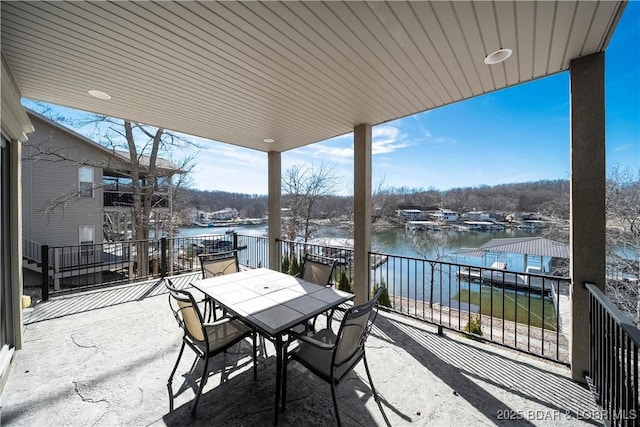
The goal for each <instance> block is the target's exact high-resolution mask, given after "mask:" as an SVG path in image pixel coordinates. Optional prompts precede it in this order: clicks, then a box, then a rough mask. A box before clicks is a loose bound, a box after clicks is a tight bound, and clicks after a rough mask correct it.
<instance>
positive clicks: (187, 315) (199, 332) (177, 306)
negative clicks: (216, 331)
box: [164, 279, 207, 342]
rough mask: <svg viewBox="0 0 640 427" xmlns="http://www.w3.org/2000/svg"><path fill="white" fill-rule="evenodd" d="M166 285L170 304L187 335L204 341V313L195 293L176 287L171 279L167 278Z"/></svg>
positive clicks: (195, 339)
mask: <svg viewBox="0 0 640 427" xmlns="http://www.w3.org/2000/svg"><path fill="white" fill-rule="evenodd" d="M164 285H165V287H166V288H167V290H168V291H169V306H170V307H171V311H173V316H174V317H175V319H176V322H178V325H179V326H180V327H181V328H182V329H183V330H184V333H185V336H188V337H189V338H191V339H192V340H193V341H198V342H204V341H205V340H206V337H207V334H206V333H205V330H204V326H203V323H204V322H203V320H202V313H200V308H198V304H197V303H196V300H195V299H194V298H193V295H192V294H191V293H190V292H188V291H186V290H183V289H177V288H176V287H174V286H173V283H172V282H171V280H170V279H165V282H164Z"/></svg>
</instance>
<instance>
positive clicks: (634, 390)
mask: <svg viewBox="0 0 640 427" xmlns="http://www.w3.org/2000/svg"><path fill="white" fill-rule="evenodd" d="M227 239H228V240H227ZM221 241H224V242H229V243H231V244H232V245H233V248H235V249H237V250H238V251H239V259H240V262H241V265H242V268H244V269H247V268H255V267H259V266H261V265H266V264H267V262H268V261H267V260H268V258H269V257H268V250H267V242H266V239H264V238H260V237H253V236H243V235H236V234H231V235H210V236H200V237H197V238H176V239H161V240H160V241H141V242H135V243H134V242H128V243H126V244H123V245H124V246H123V248H125V246H127V247H129V246H131V247H130V248H129V250H128V251H124V249H123V253H124V252H126V253H127V254H129V255H131V254H134V253H135V252H136V251H134V250H133V247H134V246H135V248H137V249H138V250H148V252H149V258H150V262H151V263H152V264H154V265H155V266H156V267H157V268H156V269H155V271H153V269H152V271H150V272H149V275H148V276H144V277H142V276H140V275H139V274H137V273H136V271H135V270H134V271H129V272H128V273H127V272H126V271H124V272H122V271H123V269H119V270H118V269H117V270H118V271H120V273H118V274H115V272H114V274H111V275H110V276H105V275H95V274H89V276H88V277H90V278H92V279H94V280H95V279H99V281H98V282H95V283H88V282H86V281H70V280H68V279H70V278H67V280H55V279H56V277H55V276H54V277H52V278H51V279H50V281H49V282H45V283H43V286H44V287H43V299H45V300H47V299H49V300H48V301H45V302H41V303H39V304H37V305H36V306H35V308H33V309H30V311H29V312H28V313H26V314H25V324H27V327H26V332H25V345H24V348H23V350H22V351H21V353H20V354H21V357H20V358H19V359H18V361H17V366H16V367H15V368H16V369H14V374H13V375H12V376H11V378H10V381H9V383H8V386H7V388H6V390H5V394H4V396H3V397H5V401H4V402H5V405H4V408H5V415H4V416H5V420H6V419H9V420H10V422H11V423H12V424H16V425H34V424H40V423H44V422H45V420H46V421H53V420H52V419H51V416H52V415H51V413H53V412H55V413H59V412H60V411H59V410H58V408H57V407H58V406H59V407H64V408H66V409H65V411H64V412H65V413H66V412H68V411H67V410H70V411H72V413H74V414H80V415H77V416H74V423H75V422H76V421H77V424H79V425H87V424H94V423H95V422H97V421H100V420H102V421H104V420H107V421H108V422H110V423H119V424H150V423H154V422H162V423H165V424H169V425H173V424H180V422H181V420H183V418H184V417H188V416H189V411H190V407H189V404H190V401H191V399H192V398H193V396H194V389H195V388H194V382H193V381H194V378H197V374H196V375H191V374H186V373H187V372H189V370H190V368H191V367H190V366H189V358H185V359H186V360H187V362H185V363H183V364H182V365H181V366H180V367H179V370H178V372H179V374H178V378H180V382H178V383H177V384H176V383H175V381H174V390H179V392H178V396H177V397H176V399H175V402H174V406H175V408H177V409H176V410H175V411H174V412H171V413H169V410H168V408H169V406H168V405H169V401H168V395H167V393H166V388H165V384H166V383H165V381H166V378H165V377H168V374H169V372H170V371H171V368H172V364H173V362H174V360H175V358H176V357H177V351H178V347H179V342H180V338H181V333H180V331H179V329H178V328H177V326H176V325H175V322H174V321H173V318H172V316H171V314H170V311H169V308H168V306H167V298H166V294H165V290H164V286H163V285H162V282H161V280H160V276H164V275H172V280H173V281H174V283H177V284H178V285H179V286H181V287H186V286H188V284H189V282H190V280H193V279H194V278H197V277H199V274H200V273H199V270H200V266H199V264H198V262H197V260H198V257H197V253H198V250H197V249H198V248H199V247H200V246H201V245H203V246H217V245H215V243H219V242H221ZM128 245H129V246H128ZM107 246H109V247H110V248H111V246H110V245H107ZM111 249H113V248H111ZM151 249H153V250H151ZM96 250H101V251H104V248H102V249H100V248H97V249H96ZM279 251H280V254H279V259H280V265H281V266H284V265H285V264H287V265H289V267H288V268H289V269H290V268H291V264H290V261H292V260H294V259H302V257H303V254H304V253H315V254H324V255H327V254H334V255H336V254H339V255H340V258H339V260H340V263H339V266H338V268H337V269H336V271H335V276H334V278H333V282H335V283H336V284H337V286H339V287H343V286H345V280H346V278H348V277H351V274H352V265H353V261H354V260H353V253H352V251H351V250H349V249H345V248H334V247H328V246H320V245H311V244H302V243H297V242H291V241H279ZM49 252H53V253H55V252H56V248H49V249H47V251H43V254H48V253H49ZM154 260H155V261H154ZM135 261H136V260H135V257H134V258H131V259H129V264H128V265H129V266H131V265H134V264H135ZM370 267H371V277H370V284H371V286H375V285H376V284H379V283H382V282H384V283H385V285H386V287H387V289H388V291H389V296H390V306H389V307H386V308H383V309H382V310H381V311H380V316H379V317H378V320H377V323H376V328H375V329H374V332H373V334H372V337H371V338H370V340H369V341H368V343H367V344H368V347H369V350H368V359H369V361H370V364H371V368H372V372H373V378H374V382H375V385H376V387H377V389H378V390H379V391H380V393H381V395H382V397H383V400H384V408H385V414H386V416H387V417H388V418H389V420H390V422H391V425H408V424H420V425H422V424H425V423H427V422H434V423H435V424H437V425H440V424H447V425H448V424H456V425H458V424H460V425H468V424H476V423H478V422H480V423H488V424H490V423H496V424H502V423H508V422H511V421H513V420H517V419H524V420H527V421H530V422H532V423H533V424H536V425H547V424H548V425H551V424H554V425H555V424H557V423H567V424H575V423H582V422H585V423H596V424H598V423H600V422H601V421H603V420H604V419H605V418H607V417H608V418H609V419H610V418H612V417H616V416H618V419H615V421H618V423H614V424H616V425H634V423H635V421H636V418H635V414H636V412H635V411H637V409H638V374H637V354H638V343H639V342H640V336H638V331H637V329H636V328H635V327H634V326H633V325H629V324H625V321H624V320H621V319H622V317H621V316H620V315H617V314H615V308H612V307H611V306H610V303H608V301H607V300H606V297H604V295H602V294H599V291H598V290H597V289H596V288H595V287H593V286H590V289H589V291H590V292H591V294H592V296H593V298H592V302H591V306H590V312H591V313H592V319H594V320H593V321H592V322H593V325H596V327H595V328H592V330H591V334H590V342H589V350H590V352H591V363H592V364H591V367H590V371H591V372H592V375H591V377H588V378H587V379H588V380H589V381H590V385H591V389H589V388H587V386H585V385H583V384H579V383H577V382H575V381H573V380H572V379H571V372H570V370H569V368H568V366H567V365H568V360H569V358H568V352H569V348H568V339H569V335H568V328H567V327H566V325H565V324H566V323H567V321H570V318H569V319H567V316H568V313H567V312H566V306H567V304H568V300H567V299H568V296H567V291H566V289H565V288H566V287H567V286H568V283H567V279H566V278H561V277H551V276H542V275H534V274H526V273H525V274H524V275H523V276H522V280H523V283H528V284H529V285H532V284H534V283H535V284H536V287H537V288H535V290H534V288H533V287H531V286H530V287H529V288H528V289H527V290H522V289H521V290H520V291H518V289H516V290H515V291H512V290H509V292H512V293H510V294H509V298H514V297H515V298H516V302H517V303H518V306H519V307H525V306H527V307H532V306H534V305H535V304H533V303H534V300H535V299H538V300H539V301H540V302H544V303H545V304H546V305H548V306H549V307H551V308H549V309H548V311H547V312H546V314H545V311H544V310H545V309H544V308H543V307H544V306H545V305H544V304H543V305H541V306H540V308H541V310H542V311H541V312H540V313H538V314H542V317H541V318H542V319H546V320H545V321H544V323H540V324H538V323H536V322H535V318H536V317H538V316H537V315H536V316H533V314H534V312H533V311H528V312H525V313H524V314H525V315H524V316H522V315H521V316H519V317H517V320H515V319H513V320H512V319H508V318H507V316H506V315H505V314H503V313H505V308H506V305H505V300H504V297H505V295H506V292H507V290H506V289H505V284H504V283H502V284H501V283H500V281H501V280H502V281H504V280H505V278H509V277H511V276H509V274H511V273H509V272H505V271H504V270H493V269H490V268H487V269H484V268H483V269H478V270H479V271H478V273H479V275H480V277H483V276H488V277H490V278H491V279H492V280H491V281H489V282H487V281H480V282H479V283H475V284H473V283H472V282H471V277H468V275H465V274H460V273H464V272H465V271H467V272H470V271H471V270H465V267H464V266H461V265H456V264H450V263H442V262H435V261H428V260H419V259H413V258H405V257H398V256H393V255H388V254H380V253H378V254H376V253H371V254H370ZM124 270H126V269H124ZM430 272H433V275H431V274H429V273H430ZM89 273H91V272H89ZM398 273H399V274H398ZM429 277H431V278H432V280H433V279H436V280H437V282H438V283H437V284H436V288H438V287H439V288H440V291H439V292H434V291H433V290H430V289H429V288H430V286H431V285H432V282H431V280H429ZM107 278H110V279H111V280H112V281H111V282H109V280H108V279H107ZM425 278H427V279H426V280H425ZM61 279H64V277H63V278H61ZM114 279H117V280H114ZM85 282H86V283H85ZM346 283H347V284H348V281H347V282H346ZM443 283H447V285H448V289H447V290H446V292H445V293H447V294H448V295H454V294H457V295H461V296H463V297H464V296H465V295H468V296H469V297H470V296H471V291H472V289H476V290H477V291H479V292H480V293H483V292H485V293H486V291H489V292H488V293H489V294H490V295H494V294H496V293H497V294H498V295H500V299H499V300H497V301H496V302H495V303H496V305H499V306H500V315H498V314H497V312H495V311H489V312H488V313H487V311H486V308H487V307H485V311H483V310H482V305H481V306H479V307H477V309H478V311H477V312H475V311H472V309H471V305H470V304H462V301H463V300H462V299H460V297H458V298H452V299H450V300H449V303H448V306H445V305H444V304H442V301H443V293H442V292H443V288H442V284H443ZM452 284H455V285H452ZM51 285H53V286H51ZM105 286H111V287H110V288H105ZM516 286H521V285H516ZM96 288H97V289H96ZM484 288H486V289H484ZM592 288H593V289H592ZM49 292H51V298H49ZM513 292H515V293H513ZM536 294H539V295H536ZM45 295H46V297H45ZM428 295H434V298H435V300H432V299H431V298H430V297H429V296H428ZM500 300H501V304H497V302H498V301H500ZM456 301H457V302H456ZM469 301H470V300H469ZM490 301H493V300H490ZM431 302H434V304H431ZM383 310H384V311H383ZM561 311H564V313H562V315H560V314H561ZM521 314H522V313H521ZM593 316H597V317H593ZM472 317H475V318H476V319H478V323H479V325H480V328H481V331H482V334H481V335H478V334H477V332H475V333H468V332H466V331H465V328H464V326H463V325H464V324H465V322H469V321H470V319H471V318H472ZM605 318H606V321H605V320H603V319H605ZM509 325H511V326H509ZM585 327H588V325H585ZM470 338H471V339H470ZM243 346H244V347H245V349H246V350H248V349H249V344H248V343H246V344H243ZM249 354H250V353H249V352H248V351H243V349H237V350H233V351H231V352H229V353H227V355H226V356H219V357H217V358H216V359H215V361H216V362H215V367H214V368H213V370H212V373H214V375H213V378H212V379H210V380H209V382H208V384H207V386H206V387H205V395H204V396H205V398H203V399H202V400H201V402H202V403H201V405H202V406H201V407H200V409H199V414H200V415H199V418H198V419H197V420H199V421H201V422H202V423H205V422H207V423H208V422H213V423H214V424H224V425H228V424H232V425H234V424H246V425H269V424H270V423H269V422H264V420H270V419H271V418H270V416H271V414H272V404H273V389H274V387H275V385H274V376H275V366H274V360H275V357H274V356H275V351H274V348H273V347H272V346H270V344H269V343H267V345H266V347H263V349H262V351H261V352H260V358H259V378H260V379H259V381H258V384H257V385H256V384H254V382H253V380H252V375H251V371H250V365H251V363H250V358H249V356H248V355H249ZM362 369H363V368H361V367H360V368H359V370H357V372H358V376H353V377H351V379H350V380H349V381H347V382H345V383H343V384H342V386H341V387H340V388H339V390H340V392H339V393H340V394H339V396H340V401H341V402H344V403H343V404H342V408H343V409H344V408H348V412H345V413H343V416H342V418H343V420H348V422H346V424H347V425H383V424H384V418H383V417H382V415H381V414H380V412H379V410H378V408H377V405H376V403H375V402H374V401H373V400H372V399H371V397H372V395H371V391H370V388H369V386H368V384H367V382H366V379H365V380H363V378H366V375H364V372H363V371H362ZM195 372H198V371H197V370H196V371H195ZM180 373H181V374H180ZM180 375H182V377H180ZM291 378H292V379H291V383H290V386H291V389H292V390H294V391H293V392H292V393H291V394H290V395H289V403H288V409H287V412H286V414H285V415H284V419H283V420H282V422H281V425H300V424H308V423H309V422H310V420H313V421H311V422H312V424H331V423H332V422H333V418H332V403H331V398H330V394H327V393H328V392H329V388H328V386H326V385H324V384H321V383H319V382H317V380H316V379H314V378H312V377H311V376H310V375H307V374H304V373H303V372H302V371H301V370H295V371H294V374H293V375H292V377H291ZM34 384H39V385H38V386H36V387H34ZM52 384H54V385H52ZM592 391H594V392H595V393H596V394H597V395H598V399H599V401H598V403H600V406H599V405H597V404H596V401H595V399H594V393H592ZM51 396H54V399H52V398H51ZM38 402H48V403H47V404H43V403H38ZM601 407H604V408H608V409H609V410H611V411H612V412H609V413H606V412H603V410H602V409H600V408H601ZM33 408H36V409H35V410H34V409H33ZM222 408H223V409H222ZM52 409H55V410H52ZM620 414H622V415H620ZM59 421H60V422H63V419H60V420H59ZM196 424H197V423H196Z"/></svg>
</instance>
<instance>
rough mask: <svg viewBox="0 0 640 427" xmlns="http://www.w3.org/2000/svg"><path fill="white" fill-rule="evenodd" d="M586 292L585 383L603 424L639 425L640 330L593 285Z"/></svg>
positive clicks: (589, 284) (588, 286)
mask: <svg viewBox="0 0 640 427" xmlns="http://www.w3.org/2000/svg"><path fill="white" fill-rule="evenodd" d="M585 287H586V288H587V290H588V291H589V331H590V338H589V360H590V363H589V373H588V375H587V382H588V383H589V385H590V387H591V390H592V391H593V393H594V394H595V396H596V400H597V402H598V404H599V405H600V406H601V407H602V409H603V418H604V421H605V422H606V424H608V425H615V426H637V425H639V424H640V407H639V404H638V396H639V394H640V377H639V376H638V347H640V330H639V329H638V328H637V327H636V326H635V325H634V324H633V321H632V319H630V318H628V317H626V316H625V314H624V313H623V312H622V311H621V310H620V309H618V307H616V306H615V305H614V304H613V303H612V302H611V301H610V300H609V298H607V297H606V296H605V294H604V293H603V292H602V291H601V290H600V289H598V287H597V286H596V285H595V284H591V283H587V284H585Z"/></svg>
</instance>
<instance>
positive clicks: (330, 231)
mask: <svg viewBox="0 0 640 427" xmlns="http://www.w3.org/2000/svg"><path fill="white" fill-rule="evenodd" d="M227 231H234V232H236V233H237V234H239V235H246V236H259V237H267V226H266V225H255V226H237V227H233V228H232V229H229V228H225V227H210V228H204V227H193V228H182V229H180V232H179V233H178V237H193V236H198V235H206V234H224V233H225V232H227ZM417 233H418V235H419V234H421V233H429V232H428V231H419V232H417ZM448 233H449V246H448V248H447V249H446V250H445V252H446V253H447V256H446V257H445V258H443V259H442V260H443V261H449V262H459V263H462V264H469V265H477V266H482V265H483V264H484V265H486V266H489V265H491V263H492V262H493V261H497V260H499V261H501V262H505V263H507V265H508V266H509V269H510V270H515V271H524V269H525V266H524V257H523V255H522V254H502V255H501V256H500V257H499V259H495V258H487V259H482V258H477V257H466V256H464V257H463V256H460V255H456V254H455V251H457V250H458V249H460V248H477V247H480V246H482V245H483V244H484V243H486V242H488V241H489V240H491V239H499V238H508V237H535V236H538V235H539V234H538V233H537V232H531V231H527V230H515V229H514V230H505V231H492V232H456V231H450V232H448ZM319 236H320V237H330V238H348V237H349V236H348V233H347V231H345V230H343V229H341V228H338V227H329V226H320V227H319ZM413 236H414V234H413V232H407V231H405V230H404V229H403V228H387V229H378V230H373V232H372V235H371V246H372V251H373V252H380V253H384V254H388V255H397V256H404V257H419V255H418V252H416V250H415V248H414V244H413ZM430 255H431V256H430V257H429V258H431V259H433V258H434V257H433V254H430ZM528 261H529V265H531V264H533V265H538V266H539V265H540V263H543V264H544V266H545V268H546V267H547V266H548V259H544V260H540V259H539V258H538V259H536V258H534V257H530V258H529V260H528Z"/></svg>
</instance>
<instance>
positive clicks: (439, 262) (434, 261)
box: [369, 252, 571, 282]
mask: <svg viewBox="0 0 640 427" xmlns="http://www.w3.org/2000/svg"><path fill="white" fill-rule="evenodd" d="M369 255H380V256H387V257H392V258H400V259H404V260H408V261H420V262H428V263H436V264H443V265H449V266H452V267H471V268H478V269H480V268H481V269H482V270H484V271H495V272H496V273H512V274H513V273H515V274H522V275H526V276H528V277H540V278H543V279H547V280H550V279H553V280H558V281H561V282H570V281H571V278H570V277H565V276H552V275H550V274H543V273H527V272H524V271H514V270H503V269H500V268H492V267H482V266H476V265H469V264H464V263H460V262H452V261H445V260H434V259H428V258H416V257H408V256H404V255H392V254H385V253H382V252H369Z"/></svg>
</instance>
